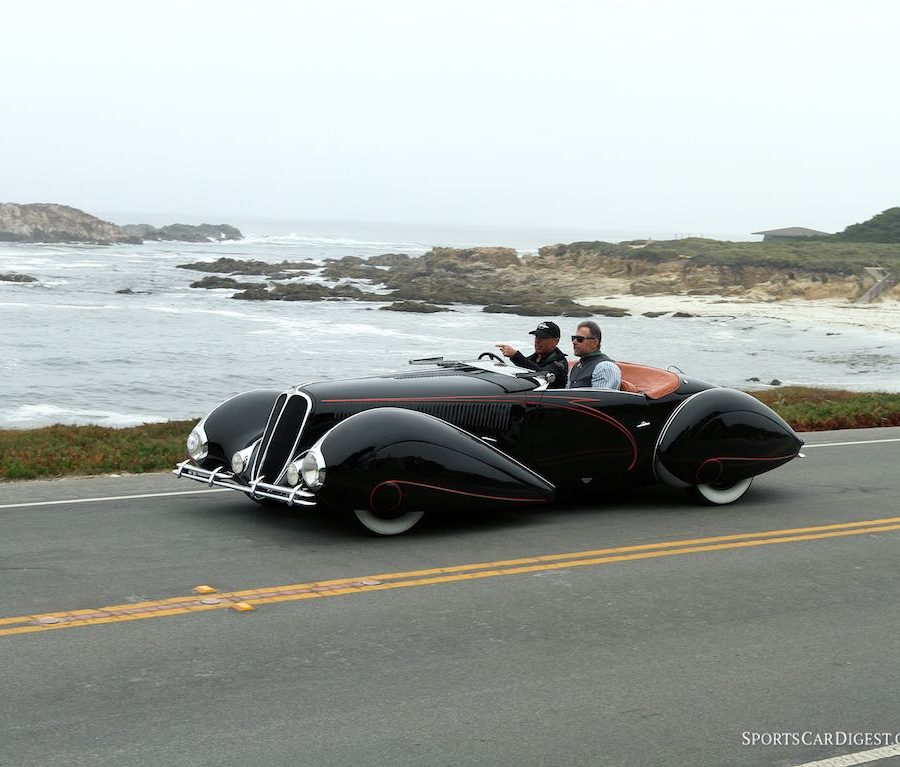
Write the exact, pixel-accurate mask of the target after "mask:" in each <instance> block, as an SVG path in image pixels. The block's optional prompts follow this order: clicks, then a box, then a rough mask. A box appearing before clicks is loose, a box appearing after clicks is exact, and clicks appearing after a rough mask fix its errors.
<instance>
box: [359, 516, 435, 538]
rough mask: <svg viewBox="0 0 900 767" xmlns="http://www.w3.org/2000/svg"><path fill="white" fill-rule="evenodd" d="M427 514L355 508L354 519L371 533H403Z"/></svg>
mask: <svg viewBox="0 0 900 767" xmlns="http://www.w3.org/2000/svg"><path fill="white" fill-rule="evenodd" d="M424 515H425V512H424V511H403V512H401V513H399V514H390V513H388V514H378V513H376V512H374V511H369V509H354V510H353V511H351V512H350V514H349V516H350V518H351V520H352V521H354V522H356V524H357V525H358V526H359V527H361V528H363V529H364V530H365V531H366V532H367V533H370V534H371V535H383V536H385V535H401V534H402V533H406V532H409V531H410V530H412V529H413V528H414V527H415V526H416V525H417V524H418V523H419V520H421V519H422V517H423V516H424Z"/></svg>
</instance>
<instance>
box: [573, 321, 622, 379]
mask: <svg viewBox="0 0 900 767" xmlns="http://www.w3.org/2000/svg"><path fill="white" fill-rule="evenodd" d="M600 338H601V334H600V326H599V325H598V324H597V323H596V322H594V321H593V320H585V321H584V322H581V323H579V325H578V330H577V331H576V334H575V335H574V336H572V348H573V349H574V351H575V356H576V357H578V358H579V359H578V363H577V364H576V365H575V367H573V368H572V370H571V372H570V373H569V388H570V389H581V388H588V387H590V388H592V389H618V388H619V386H620V385H621V383H622V371H621V370H619V366H618V365H616V363H615V361H613V360H612V359H610V358H609V357H607V356H606V355H605V354H604V353H603V352H601V351H600Z"/></svg>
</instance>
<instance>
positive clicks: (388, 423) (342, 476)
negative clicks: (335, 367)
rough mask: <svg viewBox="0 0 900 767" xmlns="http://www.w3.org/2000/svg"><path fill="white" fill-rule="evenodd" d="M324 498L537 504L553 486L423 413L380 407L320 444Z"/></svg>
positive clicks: (419, 504)
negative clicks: (323, 474)
mask: <svg viewBox="0 0 900 767" xmlns="http://www.w3.org/2000/svg"><path fill="white" fill-rule="evenodd" d="M318 449H319V451H320V452H321V454H322V457H323V459H324V462H325V466H326V472H325V483H324V485H323V487H322V489H321V490H320V491H319V493H318V495H319V497H320V498H321V499H322V501H323V502H324V503H326V504H327V505H329V506H332V507H338V508H344V509H363V508H365V509H370V510H372V511H374V512H377V513H382V514H388V513H393V512H397V513H402V512H404V511H431V510H448V509H449V510H452V509H460V508H471V507H485V508H488V507H493V506H511V505H512V506H525V507H527V506H533V505H536V504H540V503H544V502H547V501H550V500H552V498H553V495H554V487H553V485H552V484H551V483H550V482H548V481H547V480H546V479H544V478H543V477H541V476H540V475H539V474H536V473H535V472H533V471H532V470H531V469H529V468H528V467H526V466H524V465H523V464H521V463H519V462H518V461H517V460H515V459H514V458H512V457H511V456H509V455H507V454H506V453H503V452H501V451H500V450H498V449H497V448H495V447H493V446H491V445H488V444H487V443H485V442H483V441H482V440H480V439H478V438H477V437H475V436H473V435H472V434H470V433H468V432H466V431H464V430H462V429H460V428H458V427H456V426H453V425H452V424H449V423H447V422H446V421H442V420H441V419H439V418H435V417H434V416H431V415H426V414H425V413H419V412H417V411H415V410H405V409H402V408H391V407H385V408H376V409H374V410H366V411H363V412H361V413H357V414H356V415H353V416H351V417H350V418H348V419H347V420H345V421H342V422H341V423H339V424H337V425H336V426H335V427H334V428H332V429H331V430H330V431H329V432H328V433H327V434H325V436H324V437H322V439H321V440H320V442H319V444H318Z"/></svg>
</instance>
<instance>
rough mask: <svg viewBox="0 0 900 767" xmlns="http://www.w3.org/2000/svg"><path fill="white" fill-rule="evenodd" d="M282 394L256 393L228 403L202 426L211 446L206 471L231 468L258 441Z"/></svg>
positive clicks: (257, 390) (265, 391) (204, 462)
mask: <svg viewBox="0 0 900 767" xmlns="http://www.w3.org/2000/svg"><path fill="white" fill-rule="evenodd" d="M280 393H281V392H280V391H277V390H273V389H255V390H254V391H248V392H244V393H242V394H238V395H237V396H234V397H232V398H231V399H228V400H225V402H223V403H222V404H221V405H219V406H218V407H216V408H215V409H214V410H213V411H212V412H210V413H209V415H207V416H206V417H205V418H204V419H203V420H202V421H201V422H200V425H201V426H202V427H203V431H204V432H205V433H206V438H207V440H208V442H209V455H208V456H207V457H206V458H205V459H204V460H203V461H202V466H203V467H204V468H214V467H215V466H219V465H221V466H224V467H226V468H228V467H230V466H231V456H232V455H234V453H236V452H237V451H238V450H243V449H244V448H246V447H249V446H250V445H252V444H253V443H254V442H255V441H256V440H258V439H259V438H260V437H261V436H262V433H263V429H265V428H266V421H267V420H268V418H269V413H271V411H272V406H273V405H274V404H275V400H276V399H277V398H278V395H279V394H280Z"/></svg>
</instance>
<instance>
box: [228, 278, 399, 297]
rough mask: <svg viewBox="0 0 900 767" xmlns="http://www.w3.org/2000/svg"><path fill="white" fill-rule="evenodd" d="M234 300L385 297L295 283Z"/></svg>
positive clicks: (243, 294)
mask: <svg viewBox="0 0 900 767" xmlns="http://www.w3.org/2000/svg"><path fill="white" fill-rule="evenodd" d="M232 298H236V299H238V300H240V301H327V300H329V299H348V298H351V299H354V300H356V301H384V300H385V296H380V295H377V294H375V293H365V292H363V291H362V290H360V289H359V288H355V287H353V286H352V285H338V286H337V287H334V288H329V287H327V286H326V285H319V284H317V283H311V282H303V283H297V282H293V283H290V284H288V285H276V286H275V287H274V288H272V289H267V288H266V287H264V286H261V287H253V288H250V289H248V290H245V291H243V292H241V293H235V294H234V295H233V296H232Z"/></svg>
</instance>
